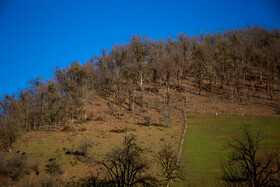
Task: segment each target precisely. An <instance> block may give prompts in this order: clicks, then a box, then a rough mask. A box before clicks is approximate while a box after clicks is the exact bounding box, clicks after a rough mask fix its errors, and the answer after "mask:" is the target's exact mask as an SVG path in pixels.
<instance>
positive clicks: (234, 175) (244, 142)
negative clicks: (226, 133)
mask: <svg viewBox="0 0 280 187" xmlns="http://www.w3.org/2000/svg"><path fill="white" fill-rule="evenodd" d="M261 141H262V137H261V135H260V133H259V132H255V131H249V129H248V128H244V132H243V137H242V138H234V139H233V141H232V142H230V143H228V148H229V149H230V150H231V152H230V154H229V155H228V158H226V160H224V161H222V171H223V176H222V180H223V181H224V182H226V184H227V185H228V186H254V187H257V186H258V187H259V186H279V185H280V162H279V161H280V160H279V155H278V153H271V154H268V155H265V156H261V155H260V142H261Z"/></svg>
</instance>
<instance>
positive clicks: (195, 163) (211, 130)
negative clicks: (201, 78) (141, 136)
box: [178, 114, 280, 186]
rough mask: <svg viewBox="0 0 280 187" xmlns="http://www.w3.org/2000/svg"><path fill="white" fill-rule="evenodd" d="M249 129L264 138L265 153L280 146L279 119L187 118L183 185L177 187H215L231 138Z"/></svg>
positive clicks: (207, 116) (190, 116)
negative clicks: (245, 126) (258, 132)
mask: <svg viewBox="0 0 280 187" xmlns="http://www.w3.org/2000/svg"><path fill="white" fill-rule="evenodd" d="M244 125H249V126H250V127H251V128H253V129H257V130H260V131H261V132H262V133H263V135H264V140H263V141H262V144H261V147H262V150H264V152H269V151H270V150H271V149H275V148H277V146H278V147H279V145H280V119H276V118H268V117H240V116H229V115H220V116H214V115H209V114H208V115H207V114H206V115H205V114H204V115H202V114H195V115H189V116H188V129H187V134H186V137H185V142H184V151H183V164H184V166H185V171H184V172H185V176H186V179H185V181H184V182H182V183H180V184H178V186H186V185H187V186H217V185H218V184H219V177H220V175H221V170H220V168H219V166H220V159H221V158H223V157H224V156H225V155H226V153H227V149H225V145H226V143H227V142H228V141H230V139H231V137H232V136H241V134H242V133H241V132H242V127H243V126H244Z"/></svg>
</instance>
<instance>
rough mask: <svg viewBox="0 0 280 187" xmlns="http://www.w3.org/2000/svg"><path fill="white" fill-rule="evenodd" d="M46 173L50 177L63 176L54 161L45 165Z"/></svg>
mask: <svg viewBox="0 0 280 187" xmlns="http://www.w3.org/2000/svg"><path fill="white" fill-rule="evenodd" d="M46 171H47V172H48V173H50V174H52V175H61V174H63V170H62V169H61V167H60V165H59V163H58V162H57V161H56V160H55V159H52V160H51V161H49V164H48V165H46Z"/></svg>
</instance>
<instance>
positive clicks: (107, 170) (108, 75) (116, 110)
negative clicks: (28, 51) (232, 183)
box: [0, 25, 280, 186]
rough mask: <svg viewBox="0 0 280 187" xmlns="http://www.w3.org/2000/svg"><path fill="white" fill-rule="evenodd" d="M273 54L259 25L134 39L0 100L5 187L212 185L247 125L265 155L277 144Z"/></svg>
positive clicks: (0, 171) (0, 169) (270, 38)
mask: <svg viewBox="0 0 280 187" xmlns="http://www.w3.org/2000/svg"><path fill="white" fill-rule="evenodd" d="M268 51H269V53H268ZM279 54H280V30H279V29H278V28H272V29H268V28H266V27H260V26H257V25H254V26H247V27H245V28H239V29H232V30H225V31H222V32H215V33H212V34H210V33H204V34H201V35H196V36H188V35H186V34H184V33H178V34H177V35H176V37H175V38H173V39H171V38H167V39H166V40H161V39H159V40H155V39H151V38H148V37H146V36H145V35H138V34H133V35H132V36H131V37H130V38H129V40H128V42H127V43H123V44H119V43H116V44H115V45H114V46H113V47H112V49H111V50H110V51H107V50H106V49H104V48H102V50H101V53H100V54H99V55H94V56H92V57H90V58H89V59H88V60H87V61H86V63H80V62H79V61H76V62H74V61H73V62H72V63H71V64H70V65H69V66H66V67H56V69H55V70H54V74H53V78H52V79H47V80H45V79H43V78H42V77H41V76H37V77H35V78H33V79H31V80H30V81H28V85H29V86H28V87H27V88H25V89H20V90H19V92H16V93H14V94H11V95H9V94H5V95H4V96H3V97H1V98H0V149H1V150H0V156H1V157H2V158H3V159H0V186H1V185H2V186H9V185H15V186H17V185H18V186H20V185H22V186H139V185H140V186H141V185H142V186H173V185H175V186H176V185H181V186H185V185H190V186H203V185H205V186H209V185H215V186H216V185H219V184H220V182H221V181H220V179H221V176H222V169H221V167H220V165H221V164H220V160H223V159H226V158H229V157H225V158H224V156H225V155H227V153H229V150H228V149H226V143H227V141H230V140H231V137H232V136H235V137H237V139H242V130H241V129H242V127H244V126H247V125H248V126H249V127H250V129H256V130H260V131H261V132H262V133H263V134H264V136H265V137H266V138H265V139H264V140H263V141H262V142H261V144H260V146H261V147H260V148H261V149H260V152H261V153H264V152H267V151H273V150H275V149H276V148H277V147H278V146H279V145H280V127H279V125H280V120H279V114H280V108H279V107H280V102H279V101H280V63H279V62H280V56H279ZM249 116H252V117H249ZM242 145H243V144H242ZM252 145H253V146H255V144H254V143H253V144H252ZM232 147H233V148H234V146H232ZM256 147H257V146H256ZM245 148H246V146H245ZM182 150H183V151H182ZM245 151H246V149H245ZM182 152H183V154H181V153H182ZM246 154H247V153H246ZM254 155H255V153H254ZM234 156H236V155H234ZM238 156H240V155H238ZM275 158H277V159H278V155H276V154H275ZM277 159H274V158H273V159H271V160H273V161H271V162H270V163H269V164H268V165H269V169H271V167H272V168H273V167H275V168H277V169H279V170H277V172H278V173H277V172H276V173H275V174H274V175H275V176H277V174H279V175H278V178H277V180H276V182H275V183H274V184H277V185H280V179H279V176H280V160H279V159H278V160H277ZM233 160H234V159H233ZM244 160H245V161H247V160H246V159H244ZM275 160H276V161H275ZM226 161H227V160H225V161H224V162H226ZM234 161H235V160H234ZM12 168H19V169H15V170H13V169H12ZM240 168H241V169H240ZM240 168H238V169H239V170H238V171H236V173H237V174H239V176H240V175H242V174H243V170H242V169H243V168H242V167H240ZM255 170H257V169H255ZM244 171H245V170H244ZM232 176H233V177H235V176H237V175H232ZM232 176H230V177H228V178H227V179H232V178H231V177H232ZM252 176H253V175H252ZM246 177H247V176H246ZM246 177H245V178H242V179H240V178H238V177H237V178H238V180H239V179H240V180H244V181H246V182H248V181H249V182H251V178H252V177H251V178H249V177H247V178H246ZM225 179H226V177H224V178H223V180H224V181H225ZM278 179H279V181H278ZM234 180H235V178H234ZM244 181H241V182H244ZM237 182H240V181H237ZM257 186H258V185H257Z"/></svg>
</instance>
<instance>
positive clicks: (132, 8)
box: [0, 0, 280, 96]
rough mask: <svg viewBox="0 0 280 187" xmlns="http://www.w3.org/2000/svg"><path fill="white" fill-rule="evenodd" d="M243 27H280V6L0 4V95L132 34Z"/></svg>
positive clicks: (45, 0) (43, 0) (15, 0)
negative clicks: (256, 25)
mask: <svg viewBox="0 0 280 187" xmlns="http://www.w3.org/2000/svg"><path fill="white" fill-rule="evenodd" d="M247 24H259V25H264V26H267V27H269V28H271V27H272V26H278V27H279V26H280V1H277V0H263V1H260V0H254V1H253V0H235V1H233V0H232V1H230V0H226V1H224V0H223V1H222V0H221V1H211V0H205V1H204V0H200V1H196V0H193V1H190V0H185V1H179V0H171V1H164V0H160V1H153V0H148V1H146V0H141V1H133V0H130V1H122V0H118V1H102V0H99V1H94V0H92V1H86V0H79V1H78V0H76V1H72V0H65V1H62V0H55V1H53V0H33V1H31V0H25V1H23V0H0V96H2V95H3V94H4V93H9V94H11V93H13V92H16V91H18V88H24V87H26V82H27V81H28V80H30V79H32V78H34V77H35V76H37V75H41V76H43V77H45V78H50V77H51V75H52V74H53V72H54V69H55V67H56V66H59V67H62V66H66V65H68V64H70V63H71V61H76V60H79V61H80V62H82V63H83V62H85V61H86V59H88V58H89V57H91V56H92V55H94V54H99V52H100V49H101V48H102V47H105V48H107V49H110V48H111V46H112V45H113V44H114V43H116V42H118V43H124V42H126V41H127V39H128V38H129V37H130V36H131V35H132V34H133V33H137V34H145V35H146V36H148V37H151V38H156V39H158V38H165V37H166V36H167V35H169V36H172V37H174V36H175V35H176V33H178V32H184V33H186V34H188V35H195V34H199V33H200V32H201V31H203V32H205V31H210V32H215V31H218V30H224V29H231V28H238V27H245V26H246V25H247Z"/></svg>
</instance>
